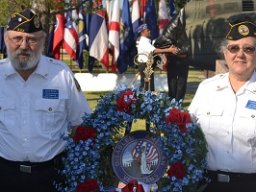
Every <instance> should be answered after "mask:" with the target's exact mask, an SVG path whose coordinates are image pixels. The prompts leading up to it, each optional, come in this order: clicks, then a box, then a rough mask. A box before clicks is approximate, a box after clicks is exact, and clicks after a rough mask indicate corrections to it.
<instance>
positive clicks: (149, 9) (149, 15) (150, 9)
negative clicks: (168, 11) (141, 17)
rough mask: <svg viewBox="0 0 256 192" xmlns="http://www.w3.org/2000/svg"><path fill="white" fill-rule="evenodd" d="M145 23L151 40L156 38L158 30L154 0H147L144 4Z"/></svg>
mask: <svg viewBox="0 0 256 192" xmlns="http://www.w3.org/2000/svg"><path fill="white" fill-rule="evenodd" d="M145 23H146V24H147V25H148V28H149V30H150V31H151V40H154V39H156V38H157V37H158V35H159V32H158V25H157V15H156V8H155V3H154V0H148V4H147V6H146V15H145Z"/></svg>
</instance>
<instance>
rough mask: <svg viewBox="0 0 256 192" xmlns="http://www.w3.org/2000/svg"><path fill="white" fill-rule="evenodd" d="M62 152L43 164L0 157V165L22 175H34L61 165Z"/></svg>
mask: <svg viewBox="0 0 256 192" xmlns="http://www.w3.org/2000/svg"><path fill="white" fill-rule="evenodd" d="M63 156H64V152H62V153H60V154H58V155H56V156H55V157H54V158H53V159H51V160H49V161H44V162H30V161H10V160H7V159H4V158H2V157H0V164H2V165H5V166H9V167H11V168H14V169H17V170H18V171H20V172H23V173H34V172H38V171H41V170H45V169H48V168H55V167H56V165H59V164H60V163H61V159H62V157H63Z"/></svg>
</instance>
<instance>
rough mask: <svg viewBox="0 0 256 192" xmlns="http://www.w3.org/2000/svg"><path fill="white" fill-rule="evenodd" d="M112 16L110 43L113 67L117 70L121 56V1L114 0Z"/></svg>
mask: <svg viewBox="0 0 256 192" xmlns="http://www.w3.org/2000/svg"><path fill="white" fill-rule="evenodd" d="M112 10H113V11H112V16H111V19H110V23H109V43H110V45H111V49H112V50H113V57H112V68H113V70H114V71H115V68H116V66H117V64H116V62H117V59H118V57H119V32H120V2H119V0H113V9H112Z"/></svg>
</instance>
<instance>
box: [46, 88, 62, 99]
mask: <svg viewBox="0 0 256 192" xmlns="http://www.w3.org/2000/svg"><path fill="white" fill-rule="evenodd" d="M43 98H44V99H59V90H58V89H43Z"/></svg>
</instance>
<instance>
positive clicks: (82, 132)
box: [73, 125, 97, 142]
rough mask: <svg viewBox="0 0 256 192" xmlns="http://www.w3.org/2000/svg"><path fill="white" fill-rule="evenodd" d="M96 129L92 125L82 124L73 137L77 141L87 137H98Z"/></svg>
mask: <svg viewBox="0 0 256 192" xmlns="http://www.w3.org/2000/svg"><path fill="white" fill-rule="evenodd" d="M96 134H97V133H96V129H94V128H92V127H87V126H84V125H80V126H79V127H77V128H76V132H75V135H74V136H73V139H74V141H75V142H79V141H85V140H87V139H94V138H96Z"/></svg>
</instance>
